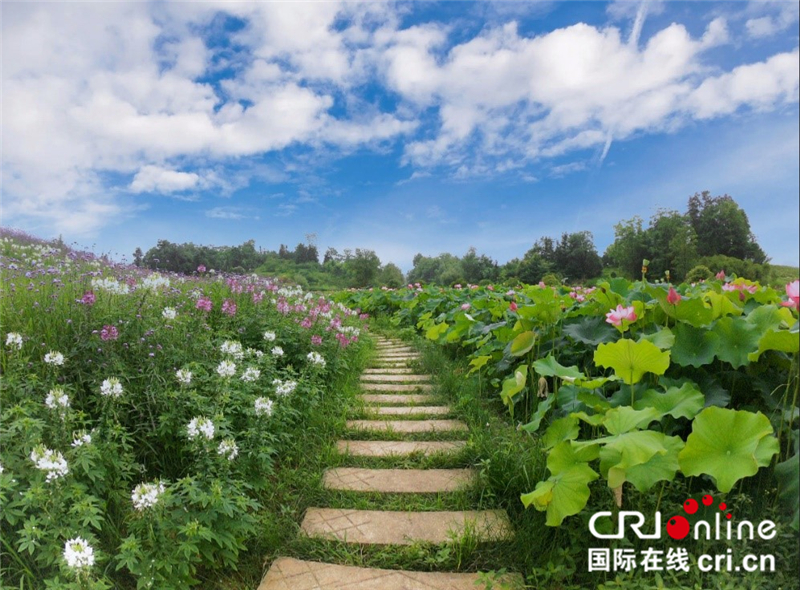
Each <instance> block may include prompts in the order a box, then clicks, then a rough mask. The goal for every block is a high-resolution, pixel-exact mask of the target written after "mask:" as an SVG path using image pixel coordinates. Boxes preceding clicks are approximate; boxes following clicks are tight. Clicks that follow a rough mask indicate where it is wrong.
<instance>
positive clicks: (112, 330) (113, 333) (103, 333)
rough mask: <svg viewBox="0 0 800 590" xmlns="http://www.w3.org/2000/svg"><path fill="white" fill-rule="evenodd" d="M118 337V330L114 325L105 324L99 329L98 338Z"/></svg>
mask: <svg viewBox="0 0 800 590" xmlns="http://www.w3.org/2000/svg"><path fill="white" fill-rule="evenodd" d="M117 338H119V330H117V328H116V327H115V326H112V325H110V324H106V325H105V326H103V329H102V330H100V340H116V339H117Z"/></svg>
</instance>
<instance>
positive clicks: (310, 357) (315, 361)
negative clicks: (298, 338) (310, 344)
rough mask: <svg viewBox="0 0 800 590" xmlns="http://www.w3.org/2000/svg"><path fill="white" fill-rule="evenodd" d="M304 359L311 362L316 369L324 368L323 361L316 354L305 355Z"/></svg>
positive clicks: (318, 354)
mask: <svg viewBox="0 0 800 590" xmlns="http://www.w3.org/2000/svg"><path fill="white" fill-rule="evenodd" d="M306 358H307V359H308V360H309V361H310V362H311V364H312V365H317V366H318V367H324V366H325V359H324V358H323V357H322V355H321V354H320V353H318V352H314V351H311V352H309V353H308V354H307V355H306Z"/></svg>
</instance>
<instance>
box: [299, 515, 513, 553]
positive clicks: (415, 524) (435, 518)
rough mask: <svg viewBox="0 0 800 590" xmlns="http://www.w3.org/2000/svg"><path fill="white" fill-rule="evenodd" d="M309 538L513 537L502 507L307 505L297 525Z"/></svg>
mask: <svg viewBox="0 0 800 590" xmlns="http://www.w3.org/2000/svg"><path fill="white" fill-rule="evenodd" d="M300 530H301V532H302V533H303V534H305V535H308V536H309V537H315V538H323V539H334V540H339V541H344V542H345V543H358V544H365V545H412V544H414V543H419V542H423V543H436V544H443V543H447V542H449V541H451V540H452V539H453V538H454V537H456V538H457V537H459V536H461V535H462V534H463V533H464V532H465V531H466V530H469V531H471V533H472V534H474V535H475V536H476V537H477V539H478V540H479V541H496V540H503V539H510V538H511V537H513V534H514V533H513V531H512V529H511V523H510V522H509V520H508V515H507V514H506V513H505V511H504V510H466V511H450V512H387V511H382V510H351V509H339V508H309V509H308V510H307V511H306V515H305V518H304V519H303V523H302V524H301V525H300Z"/></svg>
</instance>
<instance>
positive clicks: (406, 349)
mask: <svg viewBox="0 0 800 590" xmlns="http://www.w3.org/2000/svg"><path fill="white" fill-rule="evenodd" d="M375 350H377V351H378V354H409V353H415V352H417V349H416V348H411V347H410V346H392V347H391V348H390V347H385V348H381V347H380V346H379V347H378V348H376V349H375Z"/></svg>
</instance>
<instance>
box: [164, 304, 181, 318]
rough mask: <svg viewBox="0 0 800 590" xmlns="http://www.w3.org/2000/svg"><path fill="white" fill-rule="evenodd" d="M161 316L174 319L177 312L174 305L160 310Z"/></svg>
mask: <svg viewBox="0 0 800 590" xmlns="http://www.w3.org/2000/svg"><path fill="white" fill-rule="evenodd" d="M161 316H162V317H163V318H164V319H165V320H174V319H175V318H176V317H178V312H177V311H175V308H174V307H165V308H164V311H162V312H161Z"/></svg>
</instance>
